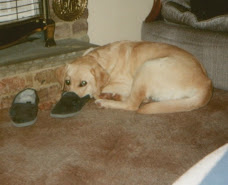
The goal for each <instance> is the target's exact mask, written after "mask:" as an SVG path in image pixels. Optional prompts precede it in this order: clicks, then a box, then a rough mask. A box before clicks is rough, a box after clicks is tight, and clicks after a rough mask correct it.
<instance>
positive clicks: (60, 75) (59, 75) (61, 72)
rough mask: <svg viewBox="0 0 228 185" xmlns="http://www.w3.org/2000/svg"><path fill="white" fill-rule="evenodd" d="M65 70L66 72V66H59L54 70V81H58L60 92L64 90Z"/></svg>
mask: <svg viewBox="0 0 228 185" xmlns="http://www.w3.org/2000/svg"><path fill="white" fill-rule="evenodd" d="M66 70H67V66H66V65H64V66H61V67H58V68H57V69H56V70H55V77H56V79H57V80H58V82H59V83H60V85H61V90H63V88H64V84H65V77H66Z"/></svg>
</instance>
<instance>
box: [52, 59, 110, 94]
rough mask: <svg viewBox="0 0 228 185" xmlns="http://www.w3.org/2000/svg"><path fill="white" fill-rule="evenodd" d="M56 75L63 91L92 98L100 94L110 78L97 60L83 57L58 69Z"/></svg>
mask: <svg viewBox="0 0 228 185" xmlns="http://www.w3.org/2000/svg"><path fill="white" fill-rule="evenodd" d="M56 76H57V79H58V81H59V82H60V84H61V85H62V89H63V91H72V92H75V93H76V94H77V95H78V96H80V97H83V96H86V95H90V97H91V98H92V97H97V96H98V95H99V94H100V92H101V89H102V87H103V86H104V85H105V84H106V83H107V82H108V79H109V75H108V74H107V73H106V71H105V70H104V69H103V68H102V67H101V66H100V65H99V64H98V63H97V62H95V61H91V60H88V59H87V58H83V57H81V58H79V59H78V60H76V61H75V62H73V63H71V64H67V65H66V66H64V67H61V68H59V69H57V71H56Z"/></svg>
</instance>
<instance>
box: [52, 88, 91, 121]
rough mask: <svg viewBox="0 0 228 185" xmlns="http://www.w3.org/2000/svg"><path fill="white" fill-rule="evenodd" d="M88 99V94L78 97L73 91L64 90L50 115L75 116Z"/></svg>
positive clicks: (60, 116)
mask: <svg viewBox="0 0 228 185" xmlns="http://www.w3.org/2000/svg"><path fill="white" fill-rule="evenodd" d="M89 99H90V96H89V95H86V96H84V97H82V98H80V97H79V96H78V95H77V94H75V93H74V92H64V93H63V94H62V97H61V99H60V100H59V102H58V103H57V104H56V105H55V106H54V107H53V109H52V111H51V114H50V115H51V117H54V118H68V117H72V116H75V115H76V114H77V112H78V111H80V110H81V109H82V107H83V106H84V105H85V104H86V102H87V101H89Z"/></svg>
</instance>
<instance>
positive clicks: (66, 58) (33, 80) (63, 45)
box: [0, 39, 94, 109]
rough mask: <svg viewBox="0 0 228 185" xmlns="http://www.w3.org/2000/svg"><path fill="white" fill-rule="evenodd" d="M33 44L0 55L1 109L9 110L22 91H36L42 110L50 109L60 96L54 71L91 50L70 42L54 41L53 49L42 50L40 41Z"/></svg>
mask: <svg viewBox="0 0 228 185" xmlns="http://www.w3.org/2000/svg"><path fill="white" fill-rule="evenodd" d="M35 42H38V43H35V44H34V47H33V45H30V47H31V48H30V49H25V48H24V47H26V48H28V47H27V44H29V43H24V45H23V44H22V45H17V46H13V47H11V48H8V49H7V50H4V51H0V58H1V60H3V59H4V61H3V63H1V64H0V109H3V108H9V107H10V105H11V103H12V101H13V98H14V97H15V95H16V94H17V93H18V92H19V91H21V90H23V89H25V88H34V89H36V90H37V92H38V95H39V98H40V104H39V106H40V108H41V109H48V108H50V106H51V105H52V104H53V103H55V102H56V98H57V95H58V93H60V92H61V90H60V84H59V83H58V82H57V80H56V77H55V70H56V69H57V68H58V67H60V66H62V65H64V64H66V63H69V62H72V61H73V60H75V59H76V58H77V57H79V56H81V55H82V53H83V52H84V51H85V50H86V49H88V48H90V47H94V45H91V44H89V43H86V42H81V41H77V40H72V39H68V40H60V41H57V46H56V47H54V48H45V47H43V43H42V46H41V45H40V44H39V42H40V41H39V40H37V41H35ZM30 44H31V43H30ZM35 46H36V48H35ZM17 48H18V50H17ZM26 51H27V52H26ZM15 52H16V53H15ZM17 52H18V54H17ZM32 52H34V53H35V54H32V55H31V53H32ZM4 62H5V63H4Z"/></svg>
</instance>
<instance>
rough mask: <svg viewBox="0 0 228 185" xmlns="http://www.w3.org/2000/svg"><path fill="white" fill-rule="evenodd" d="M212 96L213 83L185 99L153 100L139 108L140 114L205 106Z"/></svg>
mask: <svg viewBox="0 0 228 185" xmlns="http://www.w3.org/2000/svg"><path fill="white" fill-rule="evenodd" d="M211 96H212V85H211V83H210V84H208V87H207V88H204V89H202V90H201V91H199V92H198V93H197V94H196V95H195V96H192V97H189V98H183V99H176V100H168V101H161V102H151V103H148V104H145V105H142V106H141V107H140V108H139V109H138V111H137V112H138V113H140V114H162V113H173V112H185V111H191V110H194V109H198V108H200V107H203V106H205V105H206V104H207V103H208V102H209V100H210V99H211Z"/></svg>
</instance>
